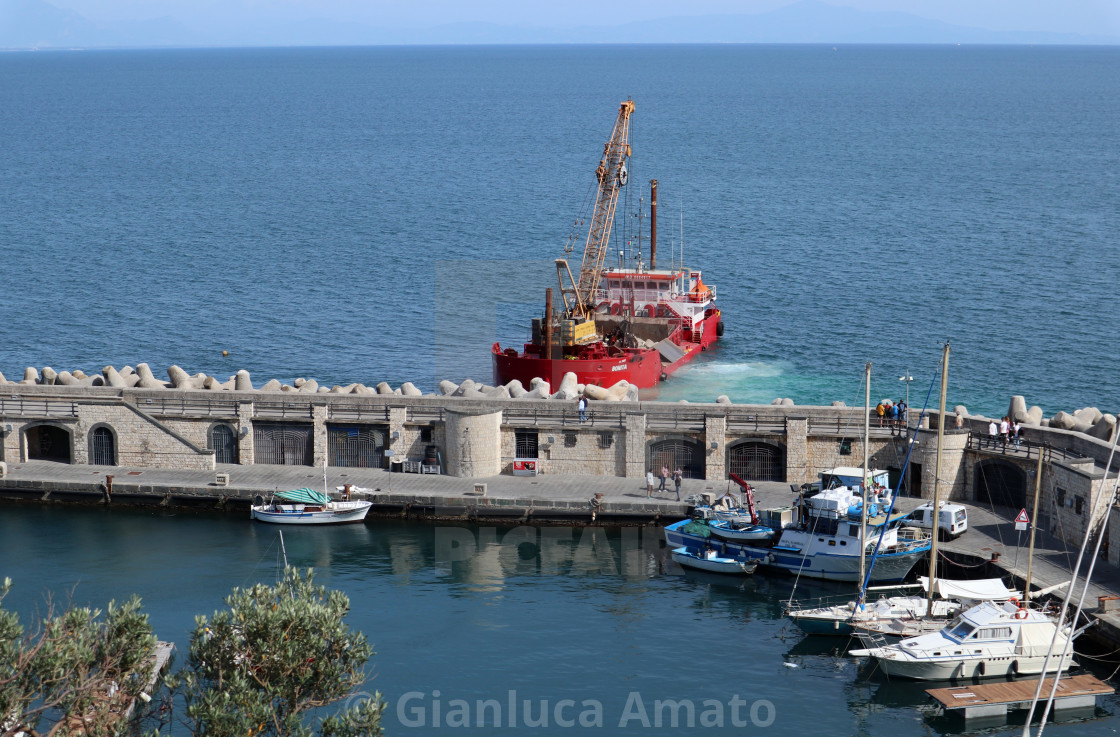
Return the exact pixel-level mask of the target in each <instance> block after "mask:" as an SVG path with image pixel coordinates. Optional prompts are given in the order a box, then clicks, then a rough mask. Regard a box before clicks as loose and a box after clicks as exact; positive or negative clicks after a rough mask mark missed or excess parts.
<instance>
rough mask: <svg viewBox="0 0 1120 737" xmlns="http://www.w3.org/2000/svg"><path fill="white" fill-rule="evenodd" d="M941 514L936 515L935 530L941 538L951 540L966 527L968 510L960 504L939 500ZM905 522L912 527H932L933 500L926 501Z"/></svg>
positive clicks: (928, 528) (961, 533)
mask: <svg viewBox="0 0 1120 737" xmlns="http://www.w3.org/2000/svg"><path fill="white" fill-rule="evenodd" d="M940 506H941V514H940V515H938V517H939V519H938V521H937V531H938V535H939V536H940V537H941V539H942V540H951V539H953V538H955V537H960V536H961V535H963V534H964V531H965V530H967V529H968V510H967V509H965V508H964V507H962V506H961V505H960V504H951V503H949V502H941V504H940ZM906 523H907V524H909V525H913V526H914V527H924V528H925V529H927V530H932V529H933V502H926V503H925V504H923V505H921V506H920V507H918V508H917V509H915V510H914V511H913V512H911V513H910V514H909V516H908V517H907V518H906Z"/></svg>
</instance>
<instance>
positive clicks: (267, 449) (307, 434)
mask: <svg viewBox="0 0 1120 737" xmlns="http://www.w3.org/2000/svg"><path fill="white" fill-rule="evenodd" d="M313 440H314V427H313V426H312V425H311V424H310V423H302V422H254V423H253V447H254V453H255V462H256V463H259V464H264V463H267V464H275V465H278V466H310V465H312V459H313V457H314V456H313V453H312V443H313Z"/></svg>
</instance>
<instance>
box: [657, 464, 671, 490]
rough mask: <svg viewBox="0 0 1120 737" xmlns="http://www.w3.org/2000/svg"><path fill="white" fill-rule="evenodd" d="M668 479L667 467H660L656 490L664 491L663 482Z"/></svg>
mask: <svg viewBox="0 0 1120 737" xmlns="http://www.w3.org/2000/svg"><path fill="white" fill-rule="evenodd" d="M668 480H669V467H668V466H662V467H661V486H658V487H657V490H658V491H665V482H666V481H668Z"/></svg>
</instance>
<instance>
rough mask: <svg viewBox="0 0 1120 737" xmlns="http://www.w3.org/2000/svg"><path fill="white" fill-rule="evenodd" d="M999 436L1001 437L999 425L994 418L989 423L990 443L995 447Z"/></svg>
mask: <svg viewBox="0 0 1120 737" xmlns="http://www.w3.org/2000/svg"><path fill="white" fill-rule="evenodd" d="M997 437H999V425H997V424H996V421H995V420H992V421H991V423H990V424H989V425H988V444H989V445H991V446H992V447H993V448H994V447H995V445H996V438H997Z"/></svg>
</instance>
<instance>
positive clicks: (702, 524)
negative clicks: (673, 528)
mask: <svg viewBox="0 0 1120 737" xmlns="http://www.w3.org/2000/svg"><path fill="white" fill-rule="evenodd" d="M681 532H688V533H690V534H693V535H699V536H700V537H711V535H712V528H711V527H708V523H707V522H706V521H704V520H698V519H694V520H692V521H691V522H689V523H688V524H687V525H684V526H683V527H681Z"/></svg>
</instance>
